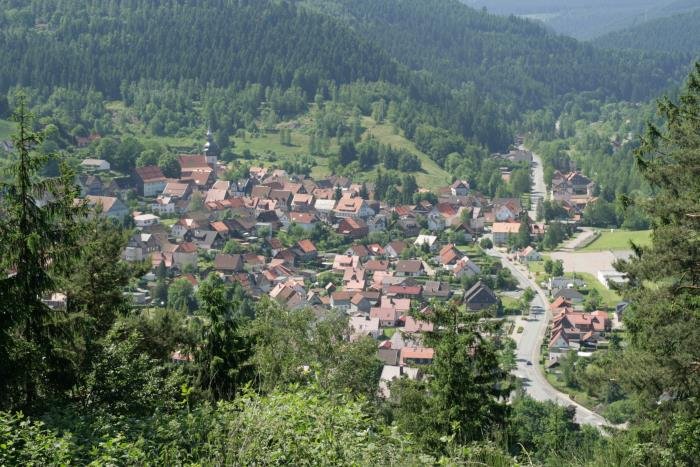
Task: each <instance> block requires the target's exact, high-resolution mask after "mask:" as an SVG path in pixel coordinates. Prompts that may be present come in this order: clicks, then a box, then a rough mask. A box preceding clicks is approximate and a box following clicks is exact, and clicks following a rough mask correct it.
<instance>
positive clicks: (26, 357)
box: [0, 99, 84, 408]
mask: <svg viewBox="0 0 700 467" xmlns="http://www.w3.org/2000/svg"><path fill="white" fill-rule="evenodd" d="M14 120H15V121H16V122H17V124H18V129H17V133H16V134H15V135H14V136H13V138H12V141H13V145H14V148H15V152H16V154H17V159H16V161H14V162H13V163H12V164H11V165H10V168H9V175H10V176H11V177H12V180H11V181H9V182H5V183H2V185H1V186H0V192H2V193H3V196H2V198H0V211H1V212H2V213H3V216H2V219H1V220H0V239H1V241H0V267H1V269H2V271H3V272H4V274H3V277H2V279H0V405H1V406H4V407H10V408H16V407H19V406H24V407H31V406H32V405H33V404H34V403H35V402H36V401H37V398H38V397H39V396H41V395H43V394H46V393H47V392H48V391H50V390H51V389H52V387H53V384H54V383H55V379H56V378H60V373H61V372H62V371H63V369H64V368H65V366H66V360H65V359H66V355H65V353H62V352H61V348H62V347H63V345H62V343H64V342H65V341H67V340H70V339H71V336H70V330H68V329H65V328H61V327H59V326H58V323H59V322H60V321H61V319H62V318H64V317H65V313H64V312H63V311H61V310H51V309H50V308H49V307H48V306H47V305H45V304H44V302H42V299H43V298H44V297H45V296H47V295H50V294H51V293H54V292H60V290H58V289H57V286H58V283H57V277H58V275H59V273H60V272H62V270H65V269H67V268H70V262H71V259H72V258H73V256H74V255H75V253H76V247H77V244H78V242H77V239H78V238H79V228H78V226H79V224H78V223H77V222H76V220H77V219H78V218H79V217H80V216H82V215H83V213H84V207H82V206H79V205H76V203H75V202H74V199H75V198H76V196H77V194H78V192H77V189H76V187H75V185H74V183H73V180H74V175H73V174H72V173H71V172H70V171H69V170H68V169H67V167H66V166H65V165H61V172H60V175H59V176H58V177H55V178H46V177H42V176H41V171H42V169H43V168H44V167H45V165H46V164H47V162H48V161H49V157H48V156H45V155H42V154H39V153H37V151H36V150H35V148H37V147H38V146H39V145H40V144H41V142H42V140H43V135H42V134H41V133H40V132H34V131H33V130H32V121H33V118H32V115H31V114H30V113H29V112H28V111H27V108H26V103H25V100H24V99H21V101H20V103H19V108H18V109H17V111H16V113H15V114H14Z"/></svg>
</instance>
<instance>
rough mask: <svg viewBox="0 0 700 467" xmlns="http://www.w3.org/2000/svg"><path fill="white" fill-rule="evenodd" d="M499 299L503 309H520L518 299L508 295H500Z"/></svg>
mask: <svg viewBox="0 0 700 467" xmlns="http://www.w3.org/2000/svg"><path fill="white" fill-rule="evenodd" d="M500 299H501V304H503V309H504V310H519V309H520V300H518V299H516V298H513V297H509V296H508V295H502V296H501V297H500Z"/></svg>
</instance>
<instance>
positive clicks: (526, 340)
mask: <svg viewBox="0 0 700 467" xmlns="http://www.w3.org/2000/svg"><path fill="white" fill-rule="evenodd" d="M521 149H525V148H524V147H521ZM532 158H533V167H532V171H533V173H532V180H533V184H532V192H531V194H530V199H531V201H532V203H531V208H532V210H531V211H530V217H531V218H532V219H536V218H537V217H536V216H537V204H538V203H539V202H540V201H541V200H542V199H546V198H547V187H546V185H545V182H544V168H543V166H542V159H541V158H540V157H539V156H538V155H536V154H534V153H533V155H532ZM489 254H490V255H492V256H497V257H499V258H500V259H501V262H502V263H503V265H504V266H505V267H507V268H508V269H509V270H510V271H511V273H512V274H513V276H514V277H515V278H516V279H517V280H518V283H519V285H520V287H521V288H523V289H526V288H528V287H530V288H531V289H533V290H534V291H535V292H536V295H535V298H534V300H533V301H532V303H531V305H530V308H531V310H533V311H532V312H531V314H530V317H529V319H528V320H527V321H525V320H523V321H522V322H521V325H522V326H523V332H522V333H521V334H520V337H519V341H518V347H517V350H516V359H517V367H516V369H515V370H514V371H513V374H515V376H516V377H518V378H520V379H521V381H522V382H523V386H524V388H525V391H526V393H527V394H528V395H529V396H530V397H532V398H533V399H535V400H538V401H554V402H556V403H557V404H560V405H563V406H570V405H573V406H575V407H576V416H575V421H576V422H577V423H580V424H586V425H593V426H596V427H598V428H601V427H603V426H605V425H609V423H608V422H607V421H606V420H605V418H603V417H602V416H601V415H599V414H597V413H595V412H593V411H591V410H588V409H587V408H586V407H584V406H582V405H580V404H578V403H576V402H574V401H572V400H571V398H569V396H568V395H566V394H564V393H562V392H559V391H558V390H557V389H555V388H554V387H553V386H552V385H551V384H549V382H548V381H547V379H546V378H545V376H544V374H543V373H542V370H541V368H540V365H539V361H540V344H541V343H542V340H543V339H544V335H545V332H546V330H547V323H548V322H549V320H550V319H551V316H550V313H549V307H548V306H547V305H548V303H549V301H548V300H547V296H546V295H545V293H544V291H543V290H542V289H541V288H540V287H539V285H538V284H536V283H535V281H534V280H532V279H530V277H529V274H528V273H527V272H526V271H521V270H520V269H519V268H518V267H516V265H514V264H513V263H511V262H510V261H508V259H507V258H506V256H505V255H504V254H503V253H501V252H499V251H498V250H496V249H491V250H489ZM527 362H531V365H528V364H527Z"/></svg>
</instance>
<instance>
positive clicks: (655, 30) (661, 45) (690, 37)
mask: <svg viewBox="0 0 700 467" xmlns="http://www.w3.org/2000/svg"><path fill="white" fill-rule="evenodd" d="M593 43H594V44H595V45H597V46H600V47H605V48H610V49H612V48H615V49H638V50H656V51H663V52H688V53H694V54H698V53H700V9H697V10H695V11H692V12H689V13H683V14H680V15H675V16H671V17H669V18H660V19H656V20H653V21H649V22H647V23H644V24H641V25H639V26H635V27H632V28H628V29H624V30H622V31H616V32H613V33H610V34H606V35H604V36H602V37H599V38H597V39H596V40H595V41H593Z"/></svg>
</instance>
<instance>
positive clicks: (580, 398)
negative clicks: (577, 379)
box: [545, 371, 600, 412]
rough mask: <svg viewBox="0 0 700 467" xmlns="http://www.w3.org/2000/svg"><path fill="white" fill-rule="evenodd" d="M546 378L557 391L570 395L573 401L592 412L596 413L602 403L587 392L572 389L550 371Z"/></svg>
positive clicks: (546, 372) (546, 373)
mask: <svg viewBox="0 0 700 467" xmlns="http://www.w3.org/2000/svg"><path fill="white" fill-rule="evenodd" d="M545 377H546V378H547V381H549V383H550V384H551V385H552V386H554V387H555V388H556V389H558V390H559V391H560V392H563V393H564V394H568V395H569V396H570V397H571V396H573V397H572V400H574V401H576V402H578V403H579V404H581V405H582V406H584V407H586V408H587V409H588V410H592V411H593V412H595V407H597V406H598V405H600V401H598V400H596V399H594V398H592V397H591V396H589V395H588V394H586V392H585V391H581V390H579V389H574V388H570V387H569V386H567V385H566V384H564V382H563V381H560V380H559V377H558V376H557V375H555V374H553V373H550V372H548V371H545Z"/></svg>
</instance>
